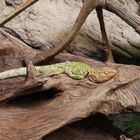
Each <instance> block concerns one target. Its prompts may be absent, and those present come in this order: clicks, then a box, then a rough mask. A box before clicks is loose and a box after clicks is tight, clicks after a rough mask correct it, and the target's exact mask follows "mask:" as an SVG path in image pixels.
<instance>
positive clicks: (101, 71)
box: [0, 61, 118, 83]
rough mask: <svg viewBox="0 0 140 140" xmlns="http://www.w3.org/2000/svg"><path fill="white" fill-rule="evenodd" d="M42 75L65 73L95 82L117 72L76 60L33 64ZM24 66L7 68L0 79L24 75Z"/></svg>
mask: <svg viewBox="0 0 140 140" xmlns="http://www.w3.org/2000/svg"><path fill="white" fill-rule="evenodd" d="M35 68H36V69H37V70H38V71H39V74H41V75H42V76H43V77H50V76H53V75H57V74H67V75H68V76H69V77H71V78H72V79H75V80H81V79H84V78H85V77H88V79H89V80H91V81H93V82H95V83H102V82H105V81H108V80H110V79H112V78H113V77H114V76H115V75H116V74H117V73H118V72H117V70H116V69H113V68H111V67H98V68H97V67H92V66H90V65H88V64H86V63H82V62H77V61H67V62H61V63H56V64H51V65H44V66H35ZM26 74H27V70H26V67H21V68H16V69H11V70H7V71H4V72H1V73H0V80H3V79H7V78H13V77H18V76H25V75H26Z"/></svg>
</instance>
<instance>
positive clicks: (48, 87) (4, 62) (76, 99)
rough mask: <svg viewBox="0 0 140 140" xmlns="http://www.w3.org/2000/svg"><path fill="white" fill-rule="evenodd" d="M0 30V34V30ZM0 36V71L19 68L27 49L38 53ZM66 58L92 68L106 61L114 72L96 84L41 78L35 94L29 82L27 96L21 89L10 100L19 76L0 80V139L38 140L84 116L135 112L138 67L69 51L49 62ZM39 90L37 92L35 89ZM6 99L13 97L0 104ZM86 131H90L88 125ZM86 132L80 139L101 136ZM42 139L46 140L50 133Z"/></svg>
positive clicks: (138, 102) (139, 79)
mask: <svg viewBox="0 0 140 140" xmlns="http://www.w3.org/2000/svg"><path fill="white" fill-rule="evenodd" d="M1 33H3V32H2V31H1ZM0 38H1V46H0V52H1V55H0V56H1V59H0V70H1V71H3V70H5V69H9V68H13V67H19V66H22V65H23V60H24V59H25V58H26V57H28V55H30V54H31V52H32V55H35V54H36V53H37V52H38V51H36V50H33V49H31V48H29V47H28V46H27V45H25V44H23V43H21V42H20V41H18V40H16V39H15V38H12V37H11V36H8V37H7V36H6V34H4V33H3V34H1V36H0ZM9 48H10V49H9ZM9 50H10V51H9ZM11 50H12V51H11ZM67 60H76V61H82V62H85V63H88V64H90V65H93V66H104V65H109V66H110V67H114V68H116V69H117V70H118V74H117V75H116V76H115V77H114V78H113V79H111V80H109V81H108V82H105V83H102V84H96V83H94V82H91V81H89V80H88V79H83V80H73V79H71V78H69V77H68V76H66V75H64V74H61V75H56V76H53V77H49V78H48V79H47V82H46V83H44V84H43V86H42V87H40V92H39V91H38V92H33V90H32V93H33V94H31V86H30V87H28V89H27V91H30V95H27V93H28V92H25V91H26V90H22V95H23V94H25V96H21V97H17V98H15V93H16V94H17V93H20V92H13V91H15V90H16V89H21V87H22V84H21V82H24V81H23V79H11V80H5V81H1V83H0V95H1V96H0V98H1V101H0V103H3V104H1V107H0V114H1V115H0V128H1V129H0V139H2V140H7V139H14V140H22V139H23V140H26V139H28V140H39V139H41V138H42V137H44V136H46V135H48V134H50V133H51V132H53V131H55V130H56V129H58V128H61V127H63V126H66V125H67V124H69V123H72V122H75V121H78V120H81V119H83V118H86V117H88V116H90V115H91V114H92V115H94V114H96V113H102V114H104V115H110V114H115V113H120V112H123V111H125V112H126V111H130V110H131V111H139V110H140V108H139V107H140V95H139V94H140V93H139V90H140V85H139V84H140V67H138V66H131V65H130V66H128V65H117V64H111V63H110V64H104V63H102V62H98V61H94V60H92V59H85V58H83V57H78V56H74V55H70V54H61V55H58V56H56V57H55V59H54V61H55V62H62V61H67ZM11 63H12V64H11ZM42 90H43V92H41V91H42ZM36 91H37V90H36ZM18 96H19V94H18ZM9 97H14V99H12V100H10V101H8V102H3V101H4V100H5V98H9ZM90 122H92V121H90ZM77 126H80V125H76V126H75V125H74V126H73V128H72V129H73V130H76V129H77V128H76V127H77ZM70 127H72V126H70ZM95 127H96V126H95ZM83 129H84V128H83V127H80V128H79V130H77V131H76V132H78V131H80V132H79V133H81V131H83ZM90 130H91V131H92V128H91V129H90ZM62 131H63V130H62ZM65 131H70V129H69V128H68V129H67V127H66V128H64V131H63V132H65ZM94 132H95V133H94ZM60 133H61V130H60ZM90 134H91V133H90V132H89V131H87V137H86V136H85V139H88V138H89V137H93V138H94V137H95V139H97V138H101V137H102V136H103V133H101V134H102V135H101V134H100V132H99V133H97V132H96V129H94V128H93V135H92V136H90ZM99 134H100V135H99ZM57 135H59V132H58V134H57ZM60 135H61V134H60ZM67 136H68V135H67ZM79 136H80V134H79V135H77V136H73V139H74V138H76V137H77V138H78V137H79ZM52 137H53V136H52ZM103 137H104V139H112V140H113V139H114V138H113V136H111V135H105V136H103ZM46 138H47V136H46ZM44 139H45V138H44ZM48 139H50V140H51V137H50V138H49V137H48Z"/></svg>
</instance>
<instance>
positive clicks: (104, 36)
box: [96, 7, 114, 62]
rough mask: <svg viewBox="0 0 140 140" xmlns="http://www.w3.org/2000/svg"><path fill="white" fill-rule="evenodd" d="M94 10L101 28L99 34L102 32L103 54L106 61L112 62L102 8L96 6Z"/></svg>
mask: <svg viewBox="0 0 140 140" xmlns="http://www.w3.org/2000/svg"><path fill="white" fill-rule="evenodd" d="M96 12H97V17H98V20H99V23H100V30H101V34H102V44H103V47H104V48H103V49H104V51H105V54H106V61H107V62H114V59H113V55H112V50H111V47H110V45H109V41H108V37H107V34H106V30H105V23H104V17H103V8H102V7H97V8H96Z"/></svg>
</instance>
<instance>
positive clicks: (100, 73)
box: [88, 67, 118, 83]
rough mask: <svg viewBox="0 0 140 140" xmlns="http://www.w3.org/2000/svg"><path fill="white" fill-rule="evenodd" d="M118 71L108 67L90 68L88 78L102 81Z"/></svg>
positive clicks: (97, 81) (110, 77) (98, 81)
mask: <svg viewBox="0 0 140 140" xmlns="http://www.w3.org/2000/svg"><path fill="white" fill-rule="evenodd" d="M117 73H118V71H117V70H116V69H113V68H110V67H103V68H96V69H91V70H90V71H89V74H88V78H89V80H91V81H94V82H96V83H102V82H105V81H108V80H110V79H112V78H113V77H114V76H115V75H116V74H117Z"/></svg>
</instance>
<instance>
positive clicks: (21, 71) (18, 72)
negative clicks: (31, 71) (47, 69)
mask: <svg viewBox="0 0 140 140" xmlns="http://www.w3.org/2000/svg"><path fill="white" fill-rule="evenodd" d="M25 75H26V68H17V69H12V70H7V71H4V72H1V73H0V80H2V79H7V78H13V77H17V76H25Z"/></svg>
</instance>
